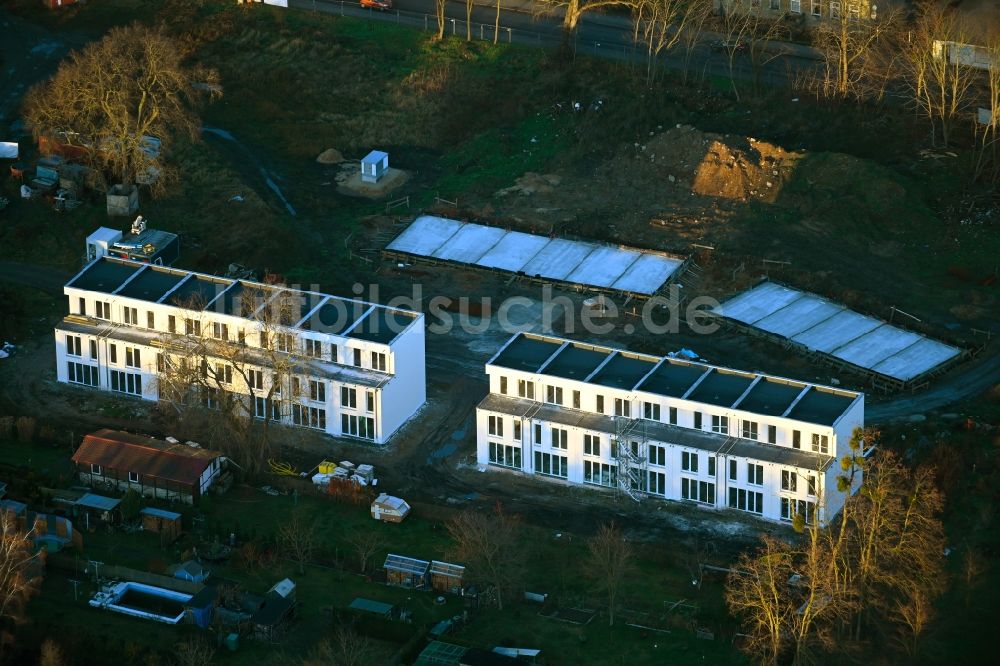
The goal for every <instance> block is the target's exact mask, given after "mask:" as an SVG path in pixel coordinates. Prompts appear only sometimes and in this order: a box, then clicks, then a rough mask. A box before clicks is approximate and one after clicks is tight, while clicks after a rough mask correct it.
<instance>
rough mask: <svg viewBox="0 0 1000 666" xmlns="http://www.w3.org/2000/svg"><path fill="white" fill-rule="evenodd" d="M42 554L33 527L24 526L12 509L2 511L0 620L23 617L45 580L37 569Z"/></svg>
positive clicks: (0, 526) (0, 519) (12, 619)
mask: <svg viewBox="0 0 1000 666" xmlns="http://www.w3.org/2000/svg"><path fill="white" fill-rule="evenodd" d="M32 529H33V528H32ZM39 557H40V555H39V554H38V553H36V552H35V547H34V544H33V543H32V540H31V530H23V529H21V527H20V526H19V525H18V522H17V518H16V517H15V516H14V514H13V513H12V512H10V511H7V510H0V622H14V623H16V622H20V621H21V619H22V618H23V614H24V607H25V604H27V603H28V600H29V599H30V598H31V597H32V596H33V595H34V594H35V593H36V592H37V591H38V586H39V584H40V583H41V576H40V575H36V572H35V571H34V569H35V567H36V565H37V563H38V562H39Z"/></svg>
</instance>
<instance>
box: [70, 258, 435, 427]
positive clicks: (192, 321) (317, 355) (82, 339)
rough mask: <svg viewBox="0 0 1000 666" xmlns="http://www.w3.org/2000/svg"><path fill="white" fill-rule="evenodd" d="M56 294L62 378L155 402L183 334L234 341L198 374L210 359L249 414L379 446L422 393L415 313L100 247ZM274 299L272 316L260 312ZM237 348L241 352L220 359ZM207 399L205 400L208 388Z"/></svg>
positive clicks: (420, 334) (420, 336)
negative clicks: (145, 260) (65, 310)
mask: <svg viewBox="0 0 1000 666" xmlns="http://www.w3.org/2000/svg"><path fill="white" fill-rule="evenodd" d="M64 293H65V294H66V296H67V298H68V299H69V315H68V316H67V317H65V318H64V319H63V320H62V321H61V322H60V323H59V324H58V325H57V326H56V328H55V342H56V369H57V377H58V380H59V381H60V382H66V383H70V384H76V385H80V386H87V387H91V388H94V389H99V390H104V391H112V392H115V393H119V394H123V395H131V396H135V397H138V398H142V399H144V400H153V401H155V400H159V399H164V398H165V396H164V395H161V394H162V393H165V391H161V387H162V386H165V384H164V382H165V381H166V380H165V376H166V374H165V373H166V371H165V364H170V363H173V362H176V360H177V359H176V356H177V354H176V350H177V349H179V348H181V347H183V345H184V343H185V341H188V342H191V343H192V346H194V345H198V347H199V349H201V350H202V352H204V350H206V349H207V350H211V349H213V348H214V349H223V348H224V349H227V350H235V351H234V352H233V353H231V354H229V353H227V355H226V356H225V357H224V358H207V359H203V360H202V361H201V363H202V372H203V373H204V372H206V370H207V369H209V368H210V371H211V375H212V376H213V377H214V378H215V381H216V382H217V383H218V386H219V388H220V389H221V390H223V391H225V392H227V393H231V394H233V395H235V396H239V397H240V399H242V400H246V401H247V404H248V406H249V409H250V410H252V412H253V415H254V416H255V417H257V418H261V419H264V418H268V419H270V420H273V421H275V422H280V423H283V424H286V425H295V426H301V427H306V428H311V429H314V430H319V431H322V432H325V433H327V434H329V435H332V436H335V437H351V438H357V439H363V440H367V441H371V442H374V443H377V444H381V443H384V442H386V441H387V440H388V439H389V438H390V437H391V436H392V435H393V434H394V433H395V432H396V431H397V430H398V429H399V428H400V427H401V426H402V425H403V424H404V423H405V422H406V421H407V420H408V419H409V418H410V417H411V416H412V415H413V414H414V413H415V412H416V411H417V410H418V409H419V408H420V407H421V406H422V405H423V404H424V401H425V399H426V382H425V365H424V318H423V315H422V314H421V313H418V312H412V311H409V310H402V309H398V308H390V307H386V306H382V305H377V304H373V303H367V302H364V301H358V300H353V299H345V298H340V297H337V296H330V295H327V294H322V293H319V292H314V291H304V290H297V289H291V288H287V287H284V286H280V285H267V284H261V283H255V282H250V281H246V280H233V279H229V278H219V277H215V276H210V275H205V274H201V273H193V272H191V271H185V270H178V269H173V268H165V267H162V266H154V265H149V264H141V263H137V262H132V261H127V260H122V259H115V258H110V257H103V258H101V259H98V260H96V261H94V262H91V263H90V264H88V265H87V266H86V267H85V268H84V269H83V270H82V271H81V272H80V273H78V274H77V275H76V276H74V277H73V279H72V280H70V282H69V283H68V284H67V285H66V286H65V287H64ZM278 301H280V302H281V303H282V305H281V307H280V310H281V311H280V314H279V315H278V316H277V317H274V318H268V317H264V316H262V314H261V313H263V312H266V311H267V310H268V308H269V307H270V308H272V309H273V308H275V307H276V306H274V305H273V304H274V303H277V302H278ZM201 341H205V342H206V343H207V342H211V343H212V344H199V343H200V342H201ZM171 350H174V351H171ZM181 355H183V354H181ZM236 356H239V358H240V359H244V361H245V362H243V363H241V364H240V366H239V367H238V368H233V367H230V366H231V365H232V363H230V364H229V365H227V360H230V359H232V358H234V357H236ZM181 362H182V363H184V362H185V361H181ZM275 366H280V368H281V369H282V372H281V373H280V375H279V373H278V372H276V369H275ZM205 400H206V404H207V405H208V406H212V404H213V400H214V397H213V396H212V395H207V396H206V397H205Z"/></svg>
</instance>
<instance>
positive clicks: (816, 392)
mask: <svg viewBox="0 0 1000 666" xmlns="http://www.w3.org/2000/svg"><path fill="white" fill-rule="evenodd" d="M852 402H854V400H853V398H850V397H848V396H845V395H842V394H840V393H836V392H834V391H825V390H823V389H821V388H818V387H816V386H812V387H810V388H809V390H808V391H807V392H806V394H805V395H803V396H802V398H801V399H800V400H799V401H798V402H797V403H795V406H794V407H793V408H792V410H791V411H790V412H789V413H788V418H790V419H795V420H796V421H810V422H812V423H831V424H832V423H833V422H834V421H836V420H837V418H838V417H839V416H840V415H841V414H842V413H843V412H844V410H846V409H847V408H848V407H850V405H851V403H852Z"/></svg>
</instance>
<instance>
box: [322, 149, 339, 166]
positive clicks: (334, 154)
mask: <svg viewBox="0 0 1000 666" xmlns="http://www.w3.org/2000/svg"><path fill="white" fill-rule="evenodd" d="M316 161H317V162H319V163H320V164H340V163H341V162H343V161H344V156H343V155H341V154H340V151H339V150H337V149H336V148H327V149H326V150H324V151H323V152H322V153H320V154H319V157H317V158H316Z"/></svg>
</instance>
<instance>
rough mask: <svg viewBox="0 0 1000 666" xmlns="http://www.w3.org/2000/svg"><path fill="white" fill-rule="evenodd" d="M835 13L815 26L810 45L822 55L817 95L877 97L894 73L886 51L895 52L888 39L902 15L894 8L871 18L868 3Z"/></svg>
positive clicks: (860, 97) (893, 45)
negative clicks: (821, 69) (886, 56)
mask: <svg viewBox="0 0 1000 666" xmlns="http://www.w3.org/2000/svg"><path fill="white" fill-rule="evenodd" d="M850 7H853V8H854V9H855V10H856V11H858V14H854V13H853V12H852V11H851V10H850V9H848V10H846V11H841V10H837V12H836V14H833V13H831V15H830V16H829V17H828V18H827V19H826V20H825V21H821V22H820V24H819V25H818V26H817V28H816V31H815V34H814V38H813V45H814V46H815V47H816V48H817V49H819V51H820V53H822V56H823V74H822V77H821V78H820V81H819V90H818V92H819V93H820V94H821V95H822V96H823V97H827V98H831V97H840V98H845V97H848V96H854V97H855V98H857V99H865V98H868V97H871V98H876V99H877V98H880V97H881V96H882V94H883V91H884V89H885V83H886V80H887V77H888V75H889V74H890V73H891V72H892V71H893V68H892V62H891V59H888V60H887V59H886V58H885V57H884V55H885V51H888V52H889V53H894V51H895V46H896V45H895V44H890V43H889V42H888V40H887V39H886V38H887V36H888V35H889V34H890V33H891V32H893V31H895V30H896V29H897V28H898V27H899V24H900V22H901V19H902V14H901V13H900V12H898V11H896V9H895V8H893V9H890V10H889V11H888V12H883V13H882V14H881V15H880V16H878V17H877V18H871V15H870V7H869V3H866V2H859V3H854V4H851V5H850Z"/></svg>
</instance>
